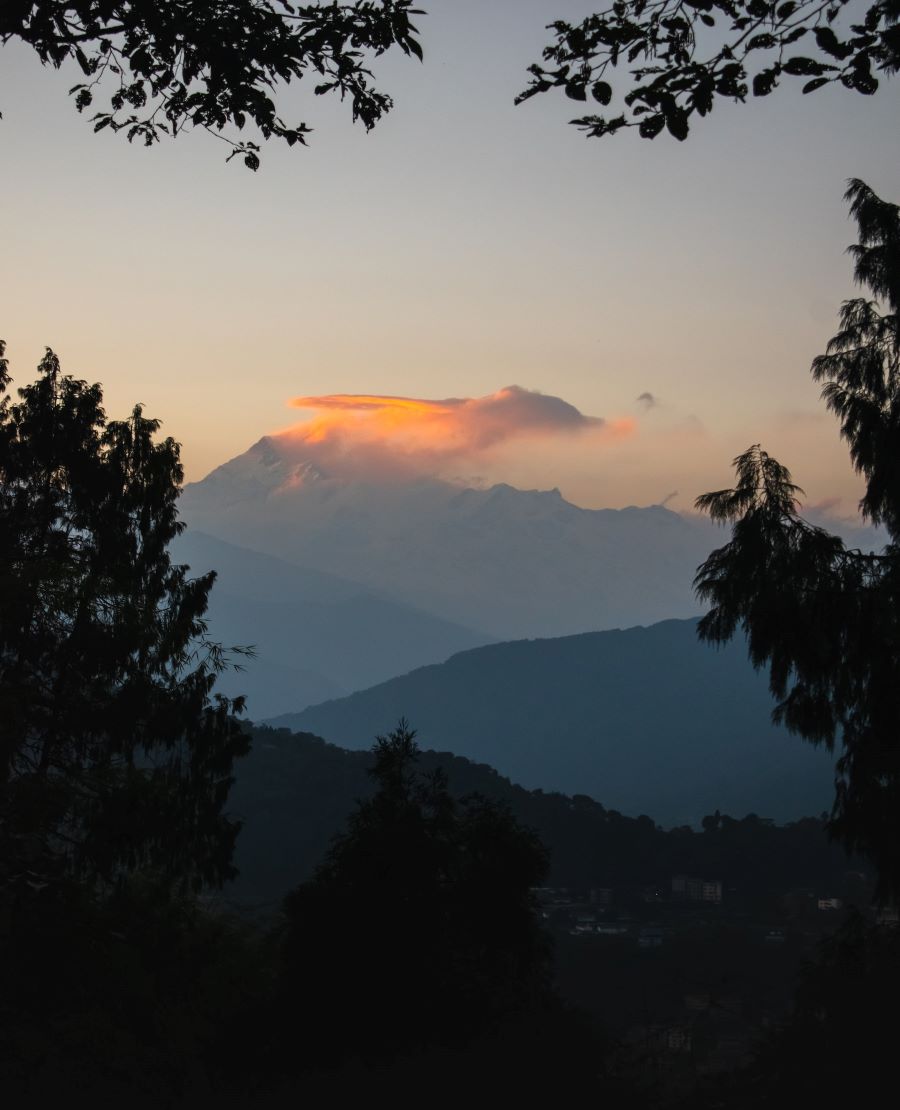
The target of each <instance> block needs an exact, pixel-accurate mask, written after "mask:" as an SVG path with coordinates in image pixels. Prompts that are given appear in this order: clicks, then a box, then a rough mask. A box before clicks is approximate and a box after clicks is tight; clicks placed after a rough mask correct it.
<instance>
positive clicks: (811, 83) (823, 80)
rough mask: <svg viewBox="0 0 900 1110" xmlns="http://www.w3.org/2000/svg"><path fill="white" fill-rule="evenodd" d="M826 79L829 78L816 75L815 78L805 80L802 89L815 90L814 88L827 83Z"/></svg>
mask: <svg viewBox="0 0 900 1110" xmlns="http://www.w3.org/2000/svg"><path fill="white" fill-rule="evenodd" d="M828 81H829V78H827V77H816V78H815V80H813V81H807V82H806V84H805V85H804V86H803V91H804V93H811V92H815V91H816V89H821V87H822V86H823V85H827V84H828Z"/></svg>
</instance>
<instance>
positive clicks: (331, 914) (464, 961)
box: [285, 721, 549, 1059]
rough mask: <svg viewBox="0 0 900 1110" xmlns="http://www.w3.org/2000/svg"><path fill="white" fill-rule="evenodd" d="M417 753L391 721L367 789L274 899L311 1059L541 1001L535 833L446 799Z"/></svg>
mask: <svg viewBox="0 0 900 1110" xmlns="http://www.w3.org/2000/svg"><path fill="white" fill-rule="evenodd" d="M418 754H419V753H418V748H417V746H416V744H415V733H414V732H412V731H410V730H409V729H408V727H407V726H406V723H405V722H404V721H401V722H400V724H399V726H398V728H397V729H395V730H394V731H393V732H392V733H391V734H390V735H389V736H387V737H379V738H378V740H377V742H376V745H375V749H374V755H375V759H374V766H373V767H372V771H371V773H372V776H373V778H374V780H375V782H376V784H377V789H376V792H375V794H374V795H373V796H372V797H371V798H369V799H368V800H366V801H363V802H360V803H359V805H358V807H357V809H356V812H355V813H354V814H353V815H352V816H351V817H350V820H349V822H348V827H347V830H346V832H344V833H342V834H341V835H339V836H338V837H337V838H336V839H335V841H334V843H333V845H332V847H331V850H330V851H329V852H328V853H327V855H326V858H325V860H324V862H323V863H322V865H321V866H320V867H319V869H318V871H317V872H316V874H315V876H314V877H313V878H312V879H311V880H310V881H308V882H306V883H304V884H303V885H302V886H300V887H299V888H298V889H297V890H295V891H294V892H293V893H292V894H290V895H289V896H288V898H287V899H286V901H285V913H286V916H287V922H288V927H287V932H286V940H285V959H286V968H287V971H286V977H285V985H286V991H287V996H288V997H289V998H290V999H295V998H302V999H303V1013H304V1014H305V1015H306V1019H307V1020H306V1021H304V1020H303V1018H302V1017H301V1019H300V1025H301V1026H305V1029H304V1041H305V1042H306V1043H312V1044H314V1046H315V1053H314V1056H317V1055H319V1054H322V1055H323V1057H324V1058H328V1057H329V1056H332V1057H333V1056H338V1057H340V1056H343V1055H346V1056H350V1057H353V1056H361V1057H363V1058H366V1059H379V1058H385V1057H389V1056H391V1055H392V1054H394V1053H399V1052H403V1051H419V1050H422V1049H423V1048H425V1047H427V1046H428V1045H433V1044H436V1043H450V1044H453V1043H465V1042H466V1041H468V1040H470V1039H473V1038H475V1037H477V1036H478V1035H480V1034H482V1033H485V1032H487V1031H490V1030H491V1029H493V1028H495V1027H496V1024H497V1022H499V1021H501V1020H502V1019H503V1018H505V1017H508V1016H509V1015H511V1014H514V1013H519V1012H522V1011H523V1010H528V1009H529V1008H533V1007H535V1006H536V1005H538V1004H539V1003H540V1002H541V1001H542V1000H544V999H545V997H546V993H547V987H548V981H547V975H548V966H549V964H548V961H549V950H548V947H547V942H546V938H545V936H544V934H543V932H542V930H541V928H540V926H539V923H538V919H537V915H536V913H535V906H534V904H533V901H532V894H531V887H533V886H536V885H537V884H538V883H539V882H540V880H541V878H542V877H543V875H544V873H545V869H546V858H545V853H544V850H543V848H542V847H541V845H540V842H539V841H538V839H537V837H536V836H535V835H534V834H533V833H531V832H530V831H529V830H527V829H524V828H523V827H521V826H520V825H519V824H518V823H517V822H516V821H515V819H514V818H513V817H512V816H511V814H510V813H509V811H508V810H507V809H506V808H505V807H503V806H501V805H498V804H497V803H495V802H491V801H488V800H487V799H484V798H480V797H477V796H473V797H470V798H468V799H465V800H464V801H462V802H457V801H455V800H454V799H453V797H452V796H451V795H450V793H449V791H448V789H447V783H446V779H445V777H444V776H443V774H442V773H441V772H440V771H437V772H435V773H433V774H430V775H421V774H419V773H417V772H416V769H415V764H416V762H417V760H418Z"/></svg>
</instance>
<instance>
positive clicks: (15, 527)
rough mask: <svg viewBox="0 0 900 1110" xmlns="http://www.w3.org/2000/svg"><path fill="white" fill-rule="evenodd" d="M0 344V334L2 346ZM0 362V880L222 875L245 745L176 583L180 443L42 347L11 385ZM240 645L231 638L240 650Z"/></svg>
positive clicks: (182, 879) (215, 878) (198, 595)
mask: <svg viewBox="0 0 900 1110" xmlns="http://www.w3.org/2000/svg"><path fill="white" fill-rule="evenodd" d="M3 354H4V348H3V345H2V344H0V356H2V355H3ZM9 385H10V376H9V371H8V368H7V362H6V360H5V359H4V358H2V357H0V397H2V400H0V860H2V861H3V864H2V869H3V871H4V872H5V873H4V875H3V878H4V879H5V880H6V889H7V891H9V890H12V891H16V890H18V891H20V892H25V893H27V891H28V890H37V891H40V890H41V889H43V888H44V887H45V886H47V884H49V883H53V882H57V881H65V880H66V879H70V880H76V881H78V882H79V883H80V884H81V885H82V886H83V887H84V888H86V889H88V890H93V889H100V890H103V889H106V890H108V889H110V888H112V887H115V886H116V884H117V883H119V882H120V880H122V879H123V878H124V877H125V876H127V875H128V874H129V873H131V872H134V871H136V870H141V869H143V870H145V871H146V870H150V871H155V872H158V873H161V874H162V875H164V877H165V881H166V883H167V884H168V885H169V886H171V887H173V888H181V889H184V890H192V889H193V890H196V889H199V888H200V886H201V885H203V884H207V883H212V884H216V883H221V882H222V881H223V880H224V879H226V878H228V877H229V876H231V875H232V874H233V869H232V866H231V856H232V851H233V846H234V840H235V837H236V835H237V832H238V827H239V826H238V825H237V824H236V823H235V822H234V821H232V820H231V819H229V818H228V817H227V816H226V814H225V812H224V806H225V802H226V798H227V795H228V790H229V787H230V785H231V781H232V779H231V769H232V762H233V760H234V759H235V758H236V757H238V756H240V755H242V754H243V753H245V752H246V751H247V749H248V740H247V738H246V737H245V735H244V734H243V732H242V730H241V728H240V725H239V722H238V721H237V719H236V717H235V715H234V711H235V710H239V709H240V708H241V705H240V702H239V701H237V702H229V701H228V700H226V699H224V698H221V697H216V696H213V686H214V683H215V679H216V675H217V673H218V671H219V670H220V669H221V668H222V666H224V665H225V662H226V658H225V656H224V655H223V652H222V649H221V647H220V646H219V645H217V644H215V643H213V642H211V641H210V640H209V639H208V637H207V628H206V624H205V622H204V620H203V614H204V612H205V610H206V605H207V598H208V595H209V591H210V588H211V587H212V584H213V580H214V577H215V576H214V575H213V574H208V575H206V576H204V577H202V578H195V579H191V578H189V577H188V568H187V567H183V566H174V565H173V564H172V563H171V561H170V558H169V555H168V551H167V547H168V544H169V542H170V541H171V540H172V539H173V538H174V537H175V536H176V535H177V534H178V533H179V532H180V531H181V529H182V528H183V527H184V526H183V525H182V524H181V523H180V522H179V520H178V515H177V509H176V501H177V497H178V494H179V490H180V484H181V479H182V469H181V464H180V462H179V450H178V445H177V444H176V443H175V442H173V441H172V440H171V439H166V440H164V441H162V442H155V441H154V435H155V433H156V432H157V430H158V427H159V423H158V421H155V420H150V419H148V418H146V417H145V416H144V415H143V412H142V410H141V408H140V406H138V407H136V408H135V409H134V411H133V412H132V414H131V416H130V418H129V419H128V420H124V421H107V419H106V415H105V413H104V410H103V408H102V393H101V389H100V386H99V385H88V384H87V383H86V382H84V381H78V380H76V379H74V378H72V377H68V376H63V374H62V373H61V369H60V364H59V360H58V359H57V357H56V355H55V354H53V352H52V351H49V350H48V351H47V354H46V356H45V357H44V359H43V360H42V362H41V364H40V367H39V377H38V379H37V380H36V381H35V382H33V383H32V384H30V385H27V386H25V388H23V389H20V390H19V397H20V400H19V402H18V403H15V404H14V403H12V402H11V399H10V397H9ZM239 650H240V649H239Z"/></svg>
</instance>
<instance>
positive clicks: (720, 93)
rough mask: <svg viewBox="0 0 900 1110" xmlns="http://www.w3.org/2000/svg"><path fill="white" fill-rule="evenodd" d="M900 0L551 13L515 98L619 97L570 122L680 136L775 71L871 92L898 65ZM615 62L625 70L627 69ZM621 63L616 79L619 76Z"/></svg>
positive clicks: (694, 2)
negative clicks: (545, 38)
mask: <svg viewBox="0 0 900 1110" xmlns="http://www.w3.org/2000/svg"><path fill="white" fill-rule="evenodd" d="M898 21H900V0H876V2H875V3H873V4H870V5H869V7H868V8H867V9H866V10H865V11H864V12H859V11H858V9H857V8H856V6H855V5H854V4H851V0H615V2H614V3H613V4H612V5H611V6H610V7H608V8H605V9H604V10H603V11H601V12H597V13H596V14H594V15H589V16H588V17H587V18H586V19H583V20H582V21H581V22H580V23H569V22H566V21H564V20H556V21H555V22H553V23H551V24H550V27H549V29H550V30H552V31H553V34H554V41H553V42H551V43H550V45H548V46H547V47H546V48H545V49H544V52H543V59H542V62H541V63H535V64H533V65H532V66H530V67H529V72H530V73H531V83H530V84H529V86H528V87H527V88H526V89H525V90H524V91H523V92H522V93H521V94H520V95H519V96H518V97H517V103H521V102H522V101H524V100H528V99H529V98H530V97H532V96H536V95H537V94H539V93H545V92H549V91H550V90H551V89H562V90H563V91H564V92H565V94H566V96H568V97H570V98H571V99H572V100H574V101H581V102H587V101H588V100H589V99H591V100H593V101H595V102H596V103H598V104H600V105H602V106H603V107H607V106H609V105H611V104H612V101H613V97H614V94H616V93H617V92H619V93H621V108H620V109H611V112H610V114H607V115H596V114H590V115H583V116H580V117H578V118H577V119H573V120H572V121H571V122H572V124H573V125H574V126H576V127H578V128H580V129H581V130H582V131H584V132H585V133H586V134H587V135H588V136H589V137H598V136H602V135H612V134H615V133H616V132H618V131H621V130H622V129H623V128H628V127H637V128H638V131H639V133H640V135H642V136H643V137H644V138H645V139H653V138H655V137H656V136H657V135H658V134H659V133H660V132H661V131H663V130H664V129H665V130H667V131H668V132H669V134H671V135H673V136H674V137H675V138H676V139H685V138H686V137H687V134H688V131H689V129H690V124H691V122H693V118H694V117H696V116H701V117H702V116H706V115H708V114H709V113H710V112H711V111H712V109H713V106H714V104H715V101H716V98H719V97H724V98H726V99H728V100H732V101H741V102H744V101H746V99H747V97H748V96H751V95H752V96H754V97H760V96H768V95H769V94H770V93H772V92H773V91H774V90H775V89H776V88H777V87H778V85H779V84H780V82H781V81H782V80H783V79H784V78H801V79H802V80H803V81H804V84H803V91H804V92H805V93H810V92H814V91H815V90H816V89H820V88H823V87H824V86H826V85H829V84H839V85H841V86H843V87H844V88H846V89H852V90H854V91H855V92H858V93H862V94H863V95H864V96H871V95H872V94H873V93H874V92H876V90H877V89H878V86H879V75H884V76H890V75H892V74H894V73H896V72H897V69H898V67H900V22H898ZM622 71H625V72H624V73H623V72H622ZM620 74H621V77H622V82H621V85H620V86H619V87H618V88H616V87H615V84H614V82H615V83H616V84H618V82H617V81H616V79H617V78H618V77H619V75H620Z"/></svg>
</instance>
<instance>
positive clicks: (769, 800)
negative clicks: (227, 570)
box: [269, 621, 833, 825]
mask: <svg viewBox="0 0 900 1110" xmlns="http://www.w3.org/2000/svg"><path fill="white" fill-rule="evenodd" d="M771 712H772V700H771V697H770V695H769V692H768V689H767V684H766V679H765V676H764V675H761V674H758V673H757V672H755V671H754V670H753V668H752V666H751V665H750V663H749V662H748V660H747V656H746V649H745V646H744V645H743V644H741V643H737V642H735V643H732V644H729V645H727V646H726V647H724V648H722V649H716V648H713V647H710V646H708V645H705V644H702V643H700V642H699V641H698V639H697V635H696V623H695V622H694V621H664V622H662V623H659V624H655V625H652V626H651V627H648V628H630V629H627V630H625V631H621V630H614V631H606V632H597V633H588V634H583V635H578V636H567V637H561V638H558V639H545V640H525V641H519V642H512V643H499V644H492V645H489V646H487V647H482V648H478V649H475V650H471V651H466V652H462V653H460V654H458V655H455V656H453V657H452V658H451V659H449V660H448V661H447V662H445V663H443V664H440V665H434V666H428V667H422V668H419V669H418V670H415V671H413V672H411V673H410V674H407V675H404V676H401V677H398V678H395V679H392V680H391V681H389V682H386V683H382V684H381V685H379V686H375V687H373V688H371V689H369V690H364V691H361V692H358V693H356V694H353V695H351V696H349V697H346V698H343V699H339V700H334V701H329V702H326V703H324V704H322V705H318V706H313V707H310V708H307V709H306V710H304V711H303V712H302V713H298V714H290V715H287V716H284V717H280V718H276V719H275V720H273V721H270V722H269V723H270V724H274V725H278V726H284V727H288V728H291V729H295V730H302V731H307V732H313V733H316V734H318V735H320V736H325V737H326V738H327V739H328V740H329V741H331V742H332V743H335V744H339V745H341V746H343V747H347V748H357V749H358V748H367V747H369V745H370V744H371V743H372V738H373V736H374V735H375V734H376V733H383V732H386V731H388V730H389V729H391V728H392V727H393V726H394V725H395V724H396V722H397V719H398V718H399V717H401V716H405V717H407V718H408V719H409V721H410V723H411V724H412V725H413V727H415V728H417V729H418V730H419V733H420V735H421V737H422V740H423V743H424V744H425V745H427V746H428V747H434V748H441V749H446V750H447V751H451V752H453V753H455V754H457V755H461V756H466V757H467V758H470V759H475V760H478V761H482V762H486V763H489V764H491V766H493V767H495V768H496V769H497V770H498V771H499V772H500V773H501V774H502V775H507V776H509V777H510V778H512V779H513V780H514V781H516V782H518V783H520V784H521V785H522V786H525V787H527V788H542V789H544V790H559V791H563V792H565V793H569V794H576V793H580V794H588V795H590V796H591V797H594V798H597V799H600V800H601V801H602V802H603V803H604V805H606V806H608V807H611V808H614V809H616V810H621V811H622V812H624V813H628V814H633V815H636V814H641V813H646V814H651V815H652V816H653V817H654V819H655V820H657V821H659V822H661V823H663V824H665V825H677V824H683V823H684V824H692V823H696V822H698V821H699V820H700V819H701V818H702V817H703V815H705V814H708V813H712V812H714V811H715V810H716V809H720V810H722V811H723V812H724V811H727V812H731V813H747V812H749V811H751V810H752V811H755V812H757V813H759V814H760V815H761V816H764V817H771V818H774V819H776V820H791V819H793V818H795V817H797V816H798V815H800V814H809V813H821V812H822V811H823V810H825V809H827V808H829V806H830V802H831V798H832V796H833V781H832V780H833V772H832V761H831V758H830V757H829V754H828V753H827V752H825V751H822V750H816V749H813V748H811V747H810V746H809V745H807V744H805V743H803V742H801V741H800V740H799V739H798V738H797V737H795V736H791V735H789V734H788V733H787V732H786V731H785V730H783V729H780V728H776V727H774V726H773V725H772V723H771Z"/></svg>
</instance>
